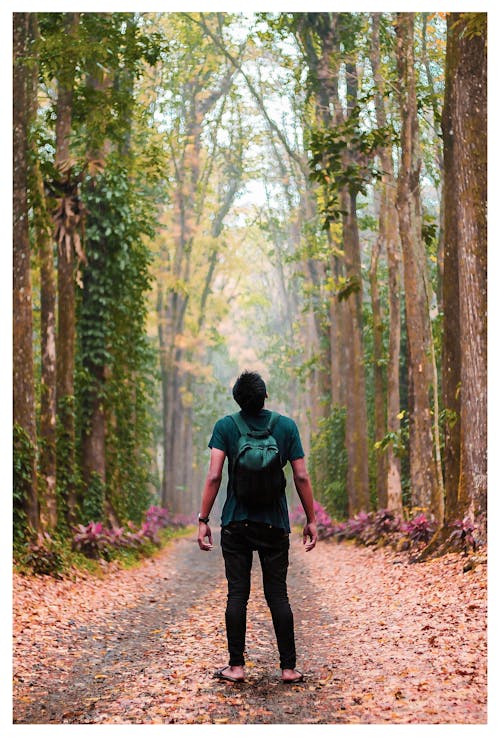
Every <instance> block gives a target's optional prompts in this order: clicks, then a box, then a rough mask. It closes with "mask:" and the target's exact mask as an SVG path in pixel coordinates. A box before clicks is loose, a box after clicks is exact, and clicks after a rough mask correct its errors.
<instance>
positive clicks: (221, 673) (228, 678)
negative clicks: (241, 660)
mask: <svg viewBox="0 0 500 737" xmlns="http://www.w3.org/2000/svg"><path fill="white" fill-rule="evenodd" d="M228 668H229V665H225V666H224V667H223V668H219V670H216V671H215V673H214V678H219V679H220V680H221V681H231V682H232V683H242V681H244V680H245V678H244V676H240V678H233V676H230V675H226V674H225V673H224V671H225V670H227V669H228Z"/></svg>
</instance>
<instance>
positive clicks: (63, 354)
mask: <svg viewBox="0 0 500 737" xmlns="http://www.w3.org/2000/svg"><path fill="white" fill-rule="evenodd" d="M78 21H79V13H67V14H66V18H65V27H66V31H67V33H68V34H69V35H70V36H74V35H75V34H76V29H77V27H78ZM74 74H75V62H74V60H73V59H72V58H71V56H70V58H69V59H67V60H66V62H65V67H64V69H62V70H61V75H60V79H59V81H58V87H57V109H56V116H57V117H56V155H55V165H56V168H57V169H58V170H59V171H60V173H61V179H62V180H63V182H64V183H63V184H62V187H61V192H60V200H59V212H60V215H61V219H60V223H59V234H57V233H56V240H57V241H58V259H57V293H58V309H57V340H56V353H57V378H56V399H57V414H58V422H59V433H58V434H59V438H58V454H57V469H58V485H59V488H60V492H61V496H62V498H63V499H64V503H65V506H66V509H65V513H66V518H67V521H68V523H69V524H73V523H74V522H75V520H76V486H75V484H76V459H75V396H74V394H75V387H74V372H75V274H74V271H75V259H74V247H73V238H74V223H73V222H72V218H71V216H68V215H67V214H66V213H68V212H69V209H68V208H67V203H68V202H69V200H70V199H71V198H72V195H74V192H72V191H71V190H72V189H74V187H71V185H70V178H71V165H70V149H69V144H70V135H71V126H72V114H73V84H74ZM71 209H72V208H71ZM57 228H58V226H57V225H56V229H57Z"/></svg>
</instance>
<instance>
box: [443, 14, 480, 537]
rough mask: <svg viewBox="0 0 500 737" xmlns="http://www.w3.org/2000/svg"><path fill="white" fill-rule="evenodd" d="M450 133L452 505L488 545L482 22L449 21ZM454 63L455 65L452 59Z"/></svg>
mask: <svg viewBox="0 0 500 737" xmlns="http://www.w3.org/2000/svg"><path fill="white" fill-rule="evenodd" d="M449 32H450V47H449V53H450V63H451V64H453V63H456V65H457V66H456V74H455V75H453V78H452V79H451V84H452V85H453V91H452V93H451V95H450V115H451V129H452V134H453V140H454V145H453V156H454V163H455V166H454V174H455V177H456V179H455V182H456V202H457V203H459V204H457V209H456V236H457V251H458V276H459V282H458V283H459V290H460V301H459V302H460V311H459V314H460V356H461V370H460V381H461V385H460V408H461V409H460V476H459V483H458V500H459V505H460V506H461V507H466V509H467V512H468V514H469V516H470V518H471V520H472V521H473V522H474V523H475V524H476V526H477V528H478V533H477V534H478V538H479V539H480V540H481V541H482V542H484V540H485V537H486V501H487V414H488V413H487V323H486V311H487V276H486V275H487V227H486V199H487V177H486V170H487V167H486V153H487V152H486V141H487V92H486V84H487V76H486V75H487V63H486V14H485V13H484V14H483V13H480V14H475V13H453V14H452V15H451V17H450V22H449ZM455 55H456V60H455V59H454V57H455Z"/></svg>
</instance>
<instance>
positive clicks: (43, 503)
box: [29, 13, 57, 531]
mask: <svg viewBox="0 0 500 737" xmlns="http://www.w3.org/2000/svg"><path fill="white" fill-rule="evenodd" d="M29 16H30V17H29V21H30V37H31V38H32V39H33V41H35V42H36V41H38V39H39V37H40V34H39V29H38V15H37V13H30V14H29ZM31 76H32V80H31V82H32V84H31V89H30V90H29V98H30V107H31V109H30V118H31V119H32V120H34V119H35V118H36V115H37V111H38V61H37V60H36V61H35V62H34V63H33V73H32V75H31ZM31 152H32V170H31V177H32V181H33V195H32V200H33V202H32V208H33V213H34V214H33V227H34V232H35V241H36V246H37V250H38V256H39V263H40V343H41V346H40V347H41V350H40V353H41V358H40V363H41V372H40V436H39V464H38V465H39V474H38V497H39V504H40V523H41V526H42V527H43V529H45V530H46V531H51V530H53V529H55V527H56V526H57V494H56V435H57V434H56V417H57V411H56V282H55V263H54V241H53V227H52V221H51V218H50V213H49V211H48V205H47V197H46V192H45V189H44V183H43V179H42V173H41V171H40V163H39V159H38V150H37V148H36V144H35V142H34V141H32V143H31Z"/></svg>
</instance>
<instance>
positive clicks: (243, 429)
mask: <svg viewBox="0 0 500 737" xmlns="http://www.w3.org/2000/svg"><path fill="white" fill-rule="evenodd" d="M230 417H231V419H232V421H233V422H234V424H235V425H236V427H237V428H238V430H239V431H240V435H247V433H249V432H251V430H250V428H249V427H248V425H247V423H246V422H245V420H244V419H243V417H242V416H241V415H240V413H239V412H235V413H234V415H230Z"/></svg>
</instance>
